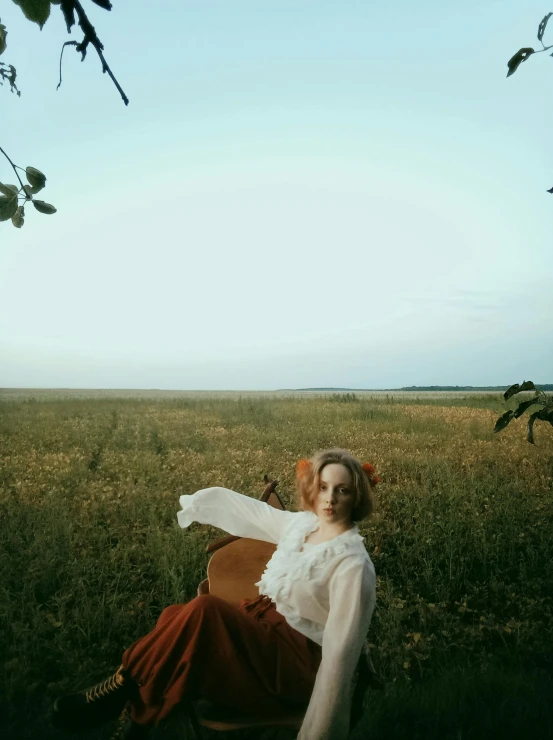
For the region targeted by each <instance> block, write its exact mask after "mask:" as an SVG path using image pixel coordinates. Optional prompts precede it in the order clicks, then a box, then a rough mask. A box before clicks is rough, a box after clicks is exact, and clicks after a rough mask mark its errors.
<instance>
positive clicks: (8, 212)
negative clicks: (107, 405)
mask: <svg viewBox="0 0 553 740" xmlns="http://www.w3.org/2000/svg"><path fill="white" fill-rule="evenodd" d="M17 205H18V204H17V195H16V194H15V193H12V195H0V221H7V220H8V219H9V218H11V217H12V216H13V215H14V213H15V212H16V211H17Z"/></svg>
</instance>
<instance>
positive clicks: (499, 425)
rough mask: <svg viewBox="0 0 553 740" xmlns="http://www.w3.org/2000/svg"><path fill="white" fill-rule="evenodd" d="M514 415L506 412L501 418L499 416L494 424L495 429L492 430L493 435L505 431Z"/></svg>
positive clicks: (511, 412)
mask: <svg viewBox="0 0 553 740" xmlns="http://www.w3.org/2000/svg"><path fill="white" fill-rule="evenodd" d="M514 415H515V412H514V411H506V412H505V413H504V414H503V416H500V417H499V419H498V420H497V421H496V422H495V427H494V428H493V430H494V433H495V432H500V431H501V430H502V429H505V427H506V426H507V424H508V423H509V422H510V421H511V419H512V418H513V417H514Z"/></svg>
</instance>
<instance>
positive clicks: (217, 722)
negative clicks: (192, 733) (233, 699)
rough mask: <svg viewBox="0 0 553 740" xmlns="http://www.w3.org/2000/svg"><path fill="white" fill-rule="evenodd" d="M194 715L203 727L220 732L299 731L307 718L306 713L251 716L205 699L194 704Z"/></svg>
mask: <svg viewBox="0 0 553 740" xmlns="http://www.w3.org/2000/svg"><path fill="white" fill-rule="evenodd" d="M194 713H195V715H196V719H197V721H198V723H199V724H200V725H202V727H207V728H209V729H211V730H220V731H230V730H244V729H247V728H250V727H251V728H253V727H292V728H298V729H299V728H300V727H301V724H302V722H303V718H304V716H305V711H304V712H290V713H289V714H284V713H283V714H280V715H278V716H275V715H267V716H261V715H257V716H256V715H249V714H244V713H242V712H239V711H238V710H236V709H232V708H231V707H224V706H222V705H220V704H215V703H214V702H211V701H207V700H205V699H200V700H198V701H196V702H194Z"/></svg>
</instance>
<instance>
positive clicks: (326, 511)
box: [323, 509, 334, 514]
mask: <svg viewBox="0 0 553 740" xmlns="http://www.w3.org/2000/svg"><path fill="white" fill-rule="evenodd" d="M323 511H324V512H325V514H334V509H323Z"/></svg>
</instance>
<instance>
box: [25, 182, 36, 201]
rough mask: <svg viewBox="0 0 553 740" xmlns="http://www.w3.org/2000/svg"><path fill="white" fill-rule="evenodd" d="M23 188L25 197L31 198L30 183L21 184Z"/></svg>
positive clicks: (31, 189)
mask: <svg viewBox="0 0 553 740" xmlns="http://www.w3.org/2000/svg"><path fill="white" fill-rule="evenodd" d="M23 190H24V191H25V195H26V196H27V198H30V199H31V200H32V199H33V192H34V191H33V188H32V187H31V186H30V185H23Z"/></svg>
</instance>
